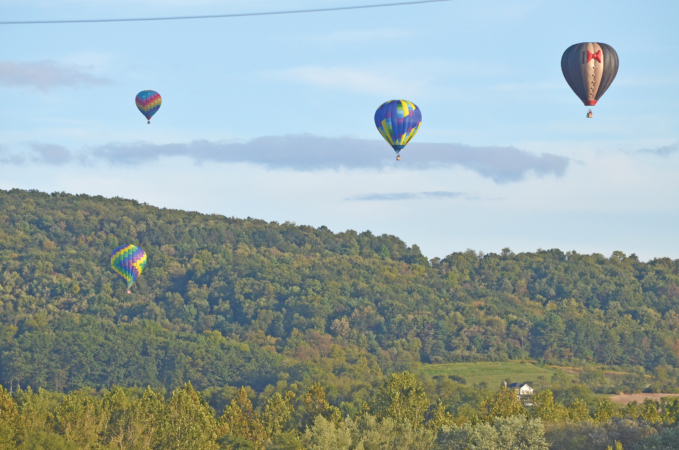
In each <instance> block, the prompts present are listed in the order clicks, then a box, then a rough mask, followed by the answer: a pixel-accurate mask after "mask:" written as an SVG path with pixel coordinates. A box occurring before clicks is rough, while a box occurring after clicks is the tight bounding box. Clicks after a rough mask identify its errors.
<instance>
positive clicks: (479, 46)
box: [0, 0, 679, 259]
mask: <svg viewBox="0 0 679 450" xmlns="http://www.w3.org/2000/svg"><path fill="white" fill-rule="evenodd" d="M373 2H374V3H379V0H369V1H368V2H367V3H373ZM362 3H366V2H361V1H358V0H289V1H275V2H274V1H265V0H261V1H258V0H254V1H249V2H236V1H224V0H222V1H218V0H174V1H172V0H170V1H168V0H162V1H161V0H134V1H132V0H116V1H113V0H98V1H94V0H89V1H85V0H82V1H79V0H50V1H47V0H2V7H3V20H31V19H46V20H49V19H72V18H73V19H81V18H82V19H86V18H114V17H135V16H171V15H198V14H224V13H239V12H257V11H269V10H283V9H306V8H323V7H334V6H350V5H358V4H362ZM385 3H386V1H385ZM677 17H679V4H678V3H677V2H676V1H654V0H650V1H646V2H643V3H641V2H632V1H608V0H607V1H598V2H596V4H593V3H592V2H591V1H580V0H576V1H570V2H554V1H546V0H545V1H542V0H517V1H512V2H507V1H498V0H488V1H486V0H483V1H473V2H472V1H469V0H457V1H451V2H446V3H439V4H429V5H419V6H403V7H395V8H382V9H374V10H360V11H344V12H332V13H318V14H303V15H295V16H272V17H253V18H239V19H214V20H200V21H182V22H140V23H118V24H82V25H34V26H1V27H0V40H1V41H2V42H3V43H5V44H6V45H3V46H2V52H1V53H0V170H1V171H2V173H3V176H2V177H0V188H3V189H9V188H13V187H18V188H23V189H39V190H42V191H47V192H53V191H66V192H71V193H88V194H95V195H98V194H100V195H104V196H122V197H128V198H135V199H138V200H140V201H145V202H148V203H150V204H153V205H157V206H161V207H170V208H180V209H187V210H196V211H200V212H205V213H219V214H224V215H227V216H236V217H248V216H249V217H256V218H261V219H265V220H275V221H278V222H285V221H291V222H296V223H298V224H309V225H313V226H321V225H327V226H328V227H330V228H331V229H332V230H334V231H343V230H346V229H354V230H357V231H363V230H366V229H370V230H371V231H372V232H373V233H376V234H382V233H388V234H394V235H397V236H399V237H401V238H402V239H404V240H405V241H406V242H407V243H408V244H409V245H412V244H418V245H420V247H421V248H422V250H423V252H424V253H425V254H426V255H427V256H429V257H434V256H439V257H442V256H445V255H447V254H449V253H451V252H453V251H461V250H465V249H467V248H472V249H475V250H480V251H484V252H499V251H500V250H501V249H502V248H503V247H510V248H511V249H512V250H514V251H533V250H535V249H538V248H543V249H548V248H554V247H557V248H561V249H563V250H576V251H578V252H587V253H591V252H598V253H603V254H605V255H609V254H610V253H611V252H613V251H614V250H622V251H624V252H626V253H628V254H629V253H636V254H637V255H639V256H640V257H641V258H643V259H649V258H653V257H656V256H658V257H659V256H670V257H673V258H679V240H677V239H676V237H677V232H676V230H677V223H679V220H678V219H679V204H678V202H677V201H676V193H677V192H678V190H679V177H677V171H678V169H679V132H678V131H677V124H678V122H679V121H678V119H679V109H678V108H677V104H679V76H678V74H679V51H678V50H679V31H677V27H676V19H677ZM583 41H598V42H605V43H608V44H610V45H612V46H613V47H615V48H616V50H617V52H618V54H619V56H620V72H619V73H618V77H617V79H616V81H615V82H614V83H613V86H612V87H611V88H610V89H609V91H608V92H607V93H606V95H605V96H604V97H603V99H602V100H601V102H600V103H599V105H597V106H596V107H595V108H594V114H595V116H594V119H593V120H587V119H585V112H586V110H587V108H585V107H584V106H582V104H581V103H580V102H579V100H578V99H577V97H576V96H575V95H574V94H573V93H572V92H571V91H570V89H569V88H568V86H567V84H566V82H565V81H564V80H563V77H562V75H561V71H560V58H561V54H562V53H563V51H564V50H565V49H566V48H567V47H568V46H569V45H571V44H574V43H577V42H583ZM8 43H9V45H7V44H8ZM143 89H154V90H157V91H158V92H160V93H161V95H162V96H163V106H162V107H161V109H160V111H159V112H158V114H157V115H156V116H155V117H154V119H153V120H152V122H153V123H152V124H151V125H147V124H146V121H145V120H144V118H143V117H142V115H141V114H140V113H139V112H138V111H137V110H136V107H135V106H134V96H135V94H136V93H137V92H139V91H140V90H143ZM394 98H404V99H407V100H410V101H413V102H414V103H416V104H417V105H418V106H419V107H420V108H421V110H422V115H423V124H422V127H421V130H420V132H419V133H418V135H417V136H416V137H415V139H414V141H413V142H412V143H411V144H410V145H409V146H408V147H407V148H406V149H405V150H404V151H403V152H402V157H403V158H402V161H400V162H398V163H397V162H396V161H395V160H394V154H393V151H392V150H391V149H390V147H389V146H388V145H387V144H386V143H384V142H383V141H381V137H380V136H379V134H378V133H377V131H376V130H375V127H374V124H373V120H372V116H373V114H374V111H375V109H376V108H377V107H378V106H379V105H380V104H381V103H382V102H384V101H386V100H390V99H394Z"/></svg>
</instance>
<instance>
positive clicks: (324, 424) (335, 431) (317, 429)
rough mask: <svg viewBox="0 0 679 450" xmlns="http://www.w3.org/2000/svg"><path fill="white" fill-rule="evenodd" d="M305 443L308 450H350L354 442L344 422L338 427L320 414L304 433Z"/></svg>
mask: <svg viewBox="0 0 679 450" xmlns="http://www.w3.org/2000/svg"><path fill="white" fill-rule="evenodd" d="M304 442H305V444H306V448H307V449H308V450H349V449H350V448H351V444H352V442H353V441H352V439H351V431H350V430H349V429H348V428H347V427H346V425H345V423H344V422H341V423H340V424H339V425H336V424H335V423H333V422H332V421H330V420H327V419H326V418H325V417H323V416H322V415H321V414H318V415H316V416H315V419H314V424H313V425H312V426H311V427H309V428H307V430H306V432H305V433H304Z"/></svg>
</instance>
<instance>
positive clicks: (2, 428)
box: [0, 386, 22, 450]
mask: <svg viewBox="0 0 679 450" xmlns="http://www.w3.org/2000/svg"><path fill="white" fill-rule="evenodd" d="M21 419H22V418H21V416H20V414H19V411H18V408H17V405H16V403H15V402H14V400H13V399H12V397H11V395H10V394H9V392H7V391H6V390H5V389H4V388H3V387H2V386H0V449H8V450H9V449H12V448H15V445H16V442H17V441H18V440H19V438H20V436H21V432H22V429H21V426H22V423H21V422H22V420H21Z"/></svg>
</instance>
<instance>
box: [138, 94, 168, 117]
mask: <svg viewBox="0 0 679 450" xmlns="http://www.w3.org/2000/svg"><path fill="white" fill-rule="evenodd" d="M134 100H135V102H136V103H137V108H139V111H140V112H141V113H142V114H143V115H144V116H145V117H146V119H147V120H148V121H149V123H151V117H153V115H154V114H155V113H157V112H158V110H159V109H160V105H161V103H163V99H162V98H160V94H159V93H157V92H156V91H141V92H140V93H138V94H137V97H136V98H135V99H134Z"/></svg>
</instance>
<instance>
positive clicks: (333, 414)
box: [304, 382, 341, 426]
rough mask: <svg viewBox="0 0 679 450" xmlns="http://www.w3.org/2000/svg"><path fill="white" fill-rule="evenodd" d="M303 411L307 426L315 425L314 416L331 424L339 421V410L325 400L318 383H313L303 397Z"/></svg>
mask: <svg viewBox="0 0 679 450" xmlns="http://www.w3.org/2000/svg"><path fill="white" fill-rule="evenodd" d="M304 410H305V411H306V420H305V423H306V425H307V426H310V425H312V424H314V423H315V420H316V416H323V417H325V418H326V419H329V420H331V421H332V422H333V423H338V422H339V421H340V419H341V416H340V411H339V409H338V408H337V407H335V406H332V405H330V403H328V401H327V400H326V399H325V389H324V388H323V386H321V383H319V382H316V383H314V384H313V385H312V386H311V388H310V389H309V390H308V391H307V393H306V395H305V396H304Z"/></svg>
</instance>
